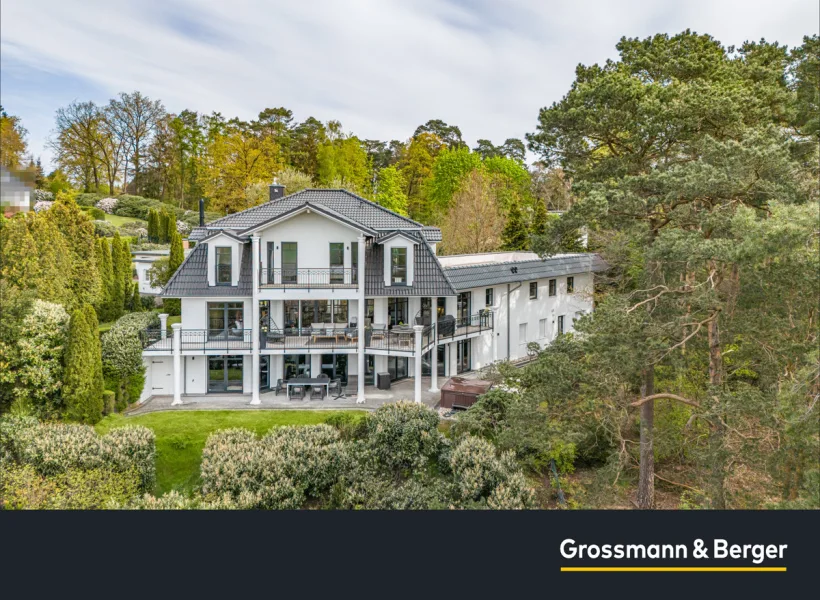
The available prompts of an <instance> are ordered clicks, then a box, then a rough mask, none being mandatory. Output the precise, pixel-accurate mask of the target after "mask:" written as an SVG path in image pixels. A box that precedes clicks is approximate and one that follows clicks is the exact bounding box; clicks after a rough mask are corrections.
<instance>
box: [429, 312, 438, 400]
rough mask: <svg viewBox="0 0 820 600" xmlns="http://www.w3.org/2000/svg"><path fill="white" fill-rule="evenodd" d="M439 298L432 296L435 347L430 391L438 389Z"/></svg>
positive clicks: (431, 364) (431, 357) (432, 354)
mask: <svg viewBox="0 0 820 600" xmlns="http://www.w3.org/2000/svg"><path fill="white" fill-rule="evenodd" d="M436 300H437V298H436V297H433V298H430V302H431V304H432V307H431V309H430V313H431V315H432V316H431V317H430V324H431V325H432V326H433V349H432V350H430V391H431V392H437V391H438V303H437V302H436Z"/></svg>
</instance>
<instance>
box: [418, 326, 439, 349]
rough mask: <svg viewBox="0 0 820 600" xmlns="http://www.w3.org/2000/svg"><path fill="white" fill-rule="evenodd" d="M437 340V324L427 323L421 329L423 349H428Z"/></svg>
mask: <svg viewBox="0 0 820 600" xmlns="http://www.w3.org/2000/svg"><path fill="white" fill-rule="evenodd" d="M435 341H436V326H435V324H430V325H427V326H426V327H425V328H424V329H422V331H421V347H422V349H423V350H427V347H428V346H429V345H430V344H433V343H435Z"/></svg>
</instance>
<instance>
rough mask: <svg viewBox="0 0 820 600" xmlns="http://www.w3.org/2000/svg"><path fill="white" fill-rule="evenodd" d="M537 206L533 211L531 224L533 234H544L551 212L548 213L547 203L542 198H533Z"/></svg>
mask: <svg viewBox="0 0 820 600" xmlns="http://www.w3.org/2000/svg"><path fill="white" fill-rule="evenodd" d="M533 202H534V204H535V206H534V207H533V212H532V224H531V226H530V234H531V235H544V234H545V233H546V229H547V221H548V220H549V214H548V213H547V205H546V204H544V201H543V200H542V199H541V198H533Z"/></svg>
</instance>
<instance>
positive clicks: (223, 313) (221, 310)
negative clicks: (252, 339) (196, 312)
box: [208, 302, 250, 339]
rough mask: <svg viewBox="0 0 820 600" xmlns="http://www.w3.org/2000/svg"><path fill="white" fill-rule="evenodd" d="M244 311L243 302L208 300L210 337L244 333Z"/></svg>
mask: <svg viewBox="0 0 820 600" xmlns="http://www.w3.org/2000/svg"><path fill="white" fill-rule="evenodd" d="M243 313H244V310H243V305H242V303H241V302H208V337H209V338H223V339H224V338H225V337H226V336H235V335H243V332H242V330H243V329H245V322H244V319H243V316H244V315H243ZM248 329H250V327H248Z"/></svg>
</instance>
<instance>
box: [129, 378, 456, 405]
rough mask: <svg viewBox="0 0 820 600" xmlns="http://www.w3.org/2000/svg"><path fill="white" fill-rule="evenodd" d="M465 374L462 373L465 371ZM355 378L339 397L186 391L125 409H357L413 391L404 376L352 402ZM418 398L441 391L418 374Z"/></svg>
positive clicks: (429, 401)
mask: <svg viewBox="0 0 820 600" xmlns="http://www.w3.org/2000/svg"><path fill="white" fill-rule="evenodd" d="M465 375H466V374H465ZM447 381H448V378H446V377H439V378H438V384H439V386H442V385H444V384H445V383H446V382H447ZM356 389H357V388H356V380H355V378H351V380H350V382H349V383H348V385H347V388H346V392H347V395H346V396H345V397H343V398H337V399H334V398H332V397H329V398H325V399H324V400H309V399H307V398H306V399H304V400H289V399H288V397H287V396H286V395H285V393H284V392H282V393H280V394H279V395H278V396H277V395H276V394H274V393H273V392H264V393H262V394H260V396H259V399H260V400H261V401H262V403H261V404H256V405H252V404H251V403H250V402H251V395H250V394H202V395H186V396H183V397H182V404H178V405H177V406H171V402H172V401H173V399H174V398H173V396H152V397H151V398H149V399H148V400H146V401H145V402H143V403H142V404H140V405H138V406H137V407H136V408H134V409H132V410H130V411H128V413H127V414H129V415H139V414H145V413H150V412H157V411H163V410H269V409H273V410H276V409H278V410H287V409H299V410H339V409H359V410H375V409H376V408H378V407H379V406H381V405H382V404H386V403H388V402H398V401H399V400H411V401H412V400H413V396H414V393H415V387H414V380H413V379H405V380H403V381H398V382H395V383H393V385H392V386H391V387H390V389H389V390H379V389H377V388H375V387H373V386H366V387H365V402H364V404H356ZM421 390H422V391H421V399H422V402H424V404H426V405H427V406H429V407H431V408H435V407H436V405H438V403H439V400H440V399H441V392H438V391H437V392H431V391H429V390H430V378H429V377H422V378H421Z"/></svg>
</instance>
